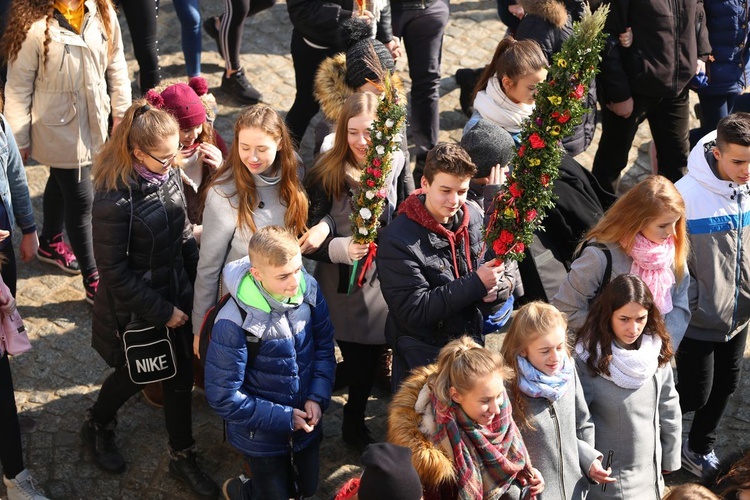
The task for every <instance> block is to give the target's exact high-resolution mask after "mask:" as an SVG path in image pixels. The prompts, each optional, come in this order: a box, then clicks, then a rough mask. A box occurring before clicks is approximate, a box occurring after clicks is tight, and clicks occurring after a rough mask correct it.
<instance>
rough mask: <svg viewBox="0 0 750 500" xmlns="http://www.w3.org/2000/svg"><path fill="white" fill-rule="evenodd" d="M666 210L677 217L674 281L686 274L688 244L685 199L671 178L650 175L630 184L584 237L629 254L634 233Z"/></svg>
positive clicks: (633, 240) (674, 238) (674, 237)
mask: <svg viewBox="0 0 750 500" xmlns="http://www.w3.org/2000/svg"><path fill="white" fill-rule="evenodd" d="M668 212H672V213H675V214H677V215H679V216H680V219H679V220H678V221H677V224H676V225H675V234H674V236H673V237H672V239H673V240H674V267H675V269H674V270H675V276H676V277H677V281H678V282H680V281H682V279H683V278H684V277H685V276H684V271H685V264H686V262H687V257H688V253H689V252H690V243H689V241H688V238H687V227H686V222H685V201H684V200H683V199H682V195H680V192H679V191H678V190H677V188H676V187H674V184H672V181H670V180H669V179H667V178H666V177H662V176H661V175H650V176H648V177H646V178H645V179H643V180H642V181H641V182H639V183H638V184H636V185H635V186H633V187H632V188H631V189H630V190H629V191H628V192H627V193H625V194H624V195H622V196H621V197H620V198H619V199H618V200H617V201H616V202H615V203H614V205H612V206H611V207H609V210H607V211H606V212H605V213H604V215H603V216H602V218H601V219H600V220H599V222H598V223H597V224H596V225H595V226H594V227H592V228H591V229H590V230H589V232H588V233H587V234H586V238H585V240H591V239H593V238H596V241H598V242H600V243H617V244H618V245H620V246H621V247H622V249H623V250H624V251H625V253H630V251H631V250H632V249H633V244H634V243H635V236H636V235H637V234H638V233H639V232H640V231H641V230H642V229H643V228H644V227H646V226H647V225H648V224H650V223H651V222H652V221H653V220H654V219H655V218H657V217H659V216H661V215H664V214H666V213H668Z"/></svg>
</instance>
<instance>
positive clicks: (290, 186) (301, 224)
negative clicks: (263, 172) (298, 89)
mask: <svg viewBox="0 0 750 500" xmlns="http://www.w3.org/2000/svg"><path fill="white" fill-rule="evenodd" d="M247 128H257V129H260V130H262V131H263V132H264V133H266V134H268V135H269V136H271V137H273V138H274V140H276V141H279V149H278V151H277V152H276V159H275V160H274V164H275V165H277V166H279V167H280V171H281V181H280V182H279V199H280V201H281V204H282V205H284V206H285V207H286V213H285V214H284V225H285V227H286V228H287V229H289V230H290V231H291V232H292V233H294V234H295V235H297V236H299V235H301V234H302V233H304V232H305V231H306V229H307V194H306V193H305V190H304V189H303V188H302V185H301V183H300V180H299V176H298V175H297V156H296V155H295V153H294V147H293V146H292V140H291V138H290V136H289V130H288V129H287V127H286V124H285V123H284V120H282V119H281V117H280V116H279V114H278V113H276V111H274V110H273V109H272V108H270V107H269V106H266V105H265V104H255V105H253V106H249V107H247V108H245V109H244V110H243V111H242V113H240V116H239V117H238V118H237V122H236V123H235V124H234V142H232V149H231V150H230V151H229V157H228V158H227V160H226V161H225V162H224V165H222V166H221V168H219V170H217V172H216V175H215V176H214V180H213V181H212V183H211V186H209V189H210V188H211V187H213V186H216V185H221V184H227V183H230V182H232V181H234V185H235V192H234V193H229V194H227V197H228V198H232V197H233V196H237V199H238V203H237V207H235V208H236V209H237V225H238V227H239V228H241V229H249V230H250V232H253V233H254V232H255V231H256V230H257V226H256V225H255V221H254V220H253V208H254V207H257V206H258V202H259V199H258V191H257V190H256V188H255V180H254V179H253V175H252V174H251V173H250V170H248V169H247V167H246V166H245V165H244V164H243V163H242V160H240V153H239V142H240V141H239V136H240V131H241V130H244V129H247Z"/></svg>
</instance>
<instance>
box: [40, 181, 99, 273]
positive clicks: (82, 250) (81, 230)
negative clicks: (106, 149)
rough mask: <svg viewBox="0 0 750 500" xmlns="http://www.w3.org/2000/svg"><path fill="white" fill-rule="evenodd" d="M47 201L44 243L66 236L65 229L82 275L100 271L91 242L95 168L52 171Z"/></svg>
mask: <svg viewBox="0 0 750 500" xmlns="http://www.w3.org/2000/svg"><path fill="white" fill-rule="evenodd" d="M79 176H80V179H79ZM43 200H44V203H43V210H42V211H43V213H44V227H43V229H42V235H41V239H42V241H49V240H51V239H52V238H53V237H54V236H56V235H58V234H60V233H62V232H63V225H64V226H65V229H67V230H68V239H69V240H70V246H71V247H73V253H74V254H75V256H76V259H78V265H79V266H80V267H81V273H82V274H83V276H84V278H85V277H88V276H90V275H91V273H93V272H94V271H96V262H94V245H93V243H92V240H91V204H92V203H93V201H94V191H93V186H92V184H91V168H90V167H81V170H80V172H79V171H78V169H76V168H54V167H51V168H50V169H49V179H47V186H46V187H45V188H44V198H43Z"/></svg>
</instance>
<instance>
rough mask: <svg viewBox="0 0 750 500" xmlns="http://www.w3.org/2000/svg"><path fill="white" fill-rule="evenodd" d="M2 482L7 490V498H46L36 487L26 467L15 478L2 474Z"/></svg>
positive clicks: (41, 499)
mask: <svg viewBox="0 0 750 500" xmlns="http://www.w3.org/2000/svg"><path fill="white" fill-rule="evenodd" d="M3 483H5V488H6V489H7V490H8V500H48V499H47V497H45V496H44V495H43V494H42V493H41V492H40V491H39V490H37V487H36V481H34V478H33V477H31V474H29V470H28V469H24V470H22V471H21V473H20V474H18V475H17V476H16V477H15V479H8V478H7V477H5V476H3Z"/></svg>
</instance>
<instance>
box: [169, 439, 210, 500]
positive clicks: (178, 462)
mask: <svg viewBox="0 0 750 500" xmlns="http://www.w3.org/2000/svg"><path fill="white" fill-rule="evenodd" d="M170 455H171V457H172V459H171V460H170V461H169V475H170V476H172V477H174V478H176V479H179V480H180V481H182V482H184V483H185V484H187V485H188V486H190V489H192V490H193V491H194V492H195V493H197V494H198V495H200V496H201V497H203V498H216V497H217V496H218V495H219V486H218V485H217V484H216V483H215V482H214V481H213V479H211V478H210V477H208V476H207V475H206V474H205V473H204V472H203V471H202V470H201V468H200V467H199V466H198V463H197V462H196V456H195V448H194V447H190V448H188V449H186V450H182V451H172V452H170Z"/></svg>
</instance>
